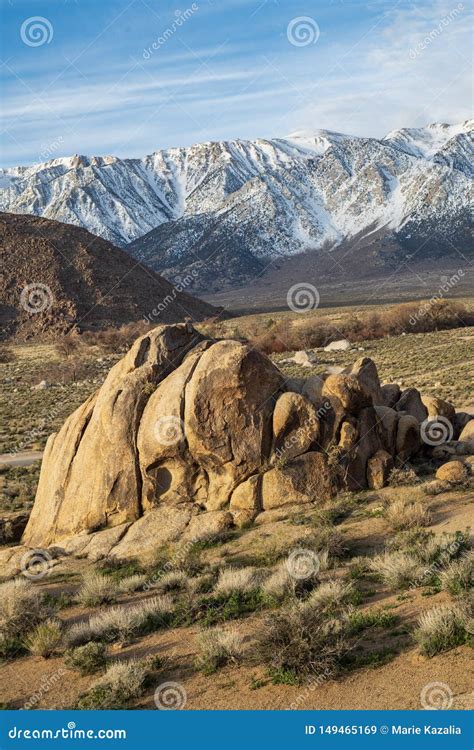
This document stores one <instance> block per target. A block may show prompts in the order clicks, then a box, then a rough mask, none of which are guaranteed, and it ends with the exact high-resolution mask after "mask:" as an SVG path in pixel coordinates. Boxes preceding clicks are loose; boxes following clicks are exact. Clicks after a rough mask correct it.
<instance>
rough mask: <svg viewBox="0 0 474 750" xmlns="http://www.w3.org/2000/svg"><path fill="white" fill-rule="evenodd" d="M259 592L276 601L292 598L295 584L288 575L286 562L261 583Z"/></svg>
mask: <svg viewBox="0 0 474 750" xmlns="http://www.w3.org/2000/svg"><path fill="white" fill-rule="evenodd" d="M261 591H262V593H263V594H265V595H266V596H269V597H271V598H272V599H277V600H278V601H282V600H283V599H286V598H287V597H292V596H294V594H295V591H296V583H295V579H294V578H293V576H292V575H290V572H289V570H288V567H287V564H286V561H285V562H283V563H281V564H280V565H279V566H278V568H277V569H276V570H275V571H273V573H272V574H271V575H270V576H269V577H268V578H267V579H266V581H264V582H263V583H262V585H261Z"/></svg>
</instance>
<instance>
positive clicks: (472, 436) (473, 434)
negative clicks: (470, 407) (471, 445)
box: [459, 419, 474, 441]
mask: <svg viewBox="0 0 474 750" xmlns="http://www.w3.org/2000/svg"><path fill="white" fill-rule="evenodd" d="M459 440H461V441H464V440H468V441H469V440H474V419H471V420H470V421H469V422H468V423H467V424H466V425H465V427H463V429H462V432H461V434H460V435H459Z"/></svg>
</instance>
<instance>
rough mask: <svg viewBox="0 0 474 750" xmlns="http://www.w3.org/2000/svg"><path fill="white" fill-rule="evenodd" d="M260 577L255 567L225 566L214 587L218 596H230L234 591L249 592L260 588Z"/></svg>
mask: <svg viewBox="0 0 474 750" xmlns="http://www.w3.org/2000/svg"><path fill="white" fill-rule="evenodd" d="M258 585H259V578H258V575H257V571H256V570H255V568H232V567H228V568H224V570H221V572H220V574H219V579H218V581H217V583H216V586H215V588H214V593H215V594H216V595H217V596H220V595H222V596H228V595H231V594H233V593H234V592H239V593H242V594H245V593H248V592H249V591H253V590H255V589H256V588H258Z"/></svg>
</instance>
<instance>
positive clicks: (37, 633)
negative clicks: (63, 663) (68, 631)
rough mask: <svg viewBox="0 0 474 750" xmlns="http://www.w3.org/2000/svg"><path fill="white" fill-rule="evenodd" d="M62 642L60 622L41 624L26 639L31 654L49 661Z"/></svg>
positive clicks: (52, 621) (50, 621)
mask: <svg viewBox="0 0 474 750" xmlns="http://www.w3.org/2000/svg"><path fill="white" fill-rule="evenodd" d="M61 640H62V628H61V623H60V622H59V621H58V620H47V621H46V622H40V623H39V624H38V625H37V626H36V628H35V629H34V630H32V631H31V632H30V633H28V635H27V636H26V638H25V639H24V644H25V647H26V648H27V649H28V651H29V652H30V654H33V655H34V656H42V657H43V658H44V659H48V658H49V657H50V656H52V655H53V654H54V652H55V651H56V649H57V648H58V646H59V644H60V643H61Z"/></svg>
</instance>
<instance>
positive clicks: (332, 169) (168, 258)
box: [0, 120, 474, 290]
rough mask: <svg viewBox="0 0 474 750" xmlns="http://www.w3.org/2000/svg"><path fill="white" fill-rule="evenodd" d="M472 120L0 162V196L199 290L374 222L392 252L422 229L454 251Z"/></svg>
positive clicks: (461, 231)
mask: <svg viewBox="0 0 474 750" xmlns="http://www.w3.org/2000/svg"><path fill="white" fill-rule="evenodd" d="M472 132H473V121H472V120H467V121H465V122H464V123H459V124H455V125H449V124H447V123H432V124H430V125H428V126H426V127H424V128H401V129H398V130H394V131H391V132H390V133H389V134H388V135H387V136H385V138H383V139H380V140H379V139H374V138H361V137H359V136H350V135H344V134H342V133H336V132H333V131H328V130H315V131H313V132H312V133H310V134H308V133H307V132H301V131H300V132H297V133H293V134H291V135H290V136H288V137H286V138H275V139H255V140H254V141H245V140H238V139H237V140H234V141H212V142H206V143H201V144H195V145H193V146H190V147H181V148H174V149H167V150H163V151H156V152H154V153H153V154H150V155H148V156H145V157H143V158H142V159H119V158H118V157H113V156H104V157H86V156H77V155H76V156H74V157H61V158H59V159H56V160H51V161H50V162H47V163H45V164H42V165H35V166H33V167H17V168H12V169H7V170H0V186H3V187H2V188H1V189H0V208H2V209H3V210H8V211H10V212H12V213H32V214H35V215H43V216H46V217H48V218H54V219H58V220H60V221H65V222H68V223H72V224H76V225H78V226H84V227H86V228H87V229H88V230H89V231H91V232H94V233H95V234H97V235H99V236H102V237H104V238H105V239H109V240H110V241H112V242H114V243H116V244H118V245H119V246H121V247H124V248H125V249H126V250H127V252H129V253H130V254H132V255H133V256H134V257H136V258H138V259H139V260H141V261H143V262H144V263H146V264H147V265H149V266H150V267H152V268H154V269H155V270H156V271H158V272H160V273H163V274H164V275H165V276H166V277H167V278H170V279H173V278H175V277H176V276H178V277H179V276H180V275H181V274H182V273H184V272H185V271H189V270H193V271H196V273H197V275H196V282H195V284H194V287H195V288H197V289H200V290H208V289H212V288H214V289H217V288H219V287H225V286H226V285H229V284H230V285H236V284H239V283H242V281H246V280H247V279H248V278H250V277H252V276H255V274H258V273H262V272H263V271H264V268H265V265H266V264H267V263H268V262H271V261H272V260H274V259H281V258H284V257H288V256H292V255H295V254H298V253H301V252H307V251H314V252H315V254H316V258H315V263H317V253H318V252H321V251H322V250H323V249H329V250H330V249H331V248H334V247H338V246H341V245H342V244H344V243H345V242H347V241H350V240H351V239H352V238H354V237H355V236H359V235H360V234H361V233H364V232H366V233H370V232H379V233H380V232H381V233H382V235H383V237H386V238H387V241H388V242H389V243H391V244H393V243H394V244H395V245H396V247H397V248H398V250H397V252H399V253H400V257H403V254H404V253H405V254H406V255H410V254H411V253H412V252H414V251H417V252H418V250H417V248H419V247H420V246H424V245H426V244H427V243H428V244H429V247H430V253H433V252H434V253H435V254H443V253H445V254H446V253H448V254H449V253H452V252H453V247H454V249H455V250H459V251H460V252H461V253H462V254H463V253H464V252H465V246H466V237H467V236H468V226H469V191H470V189H471V188H472V177H473V176H474V169H473V159H472V155H473V149H472ZM383 237H381V242H382V240H383ZM432 237H437V239H436V242H434V243H433V242H431V238H432ZM457 245H459V247H457ZM433 248H434V249H433Z"/></svg>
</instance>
